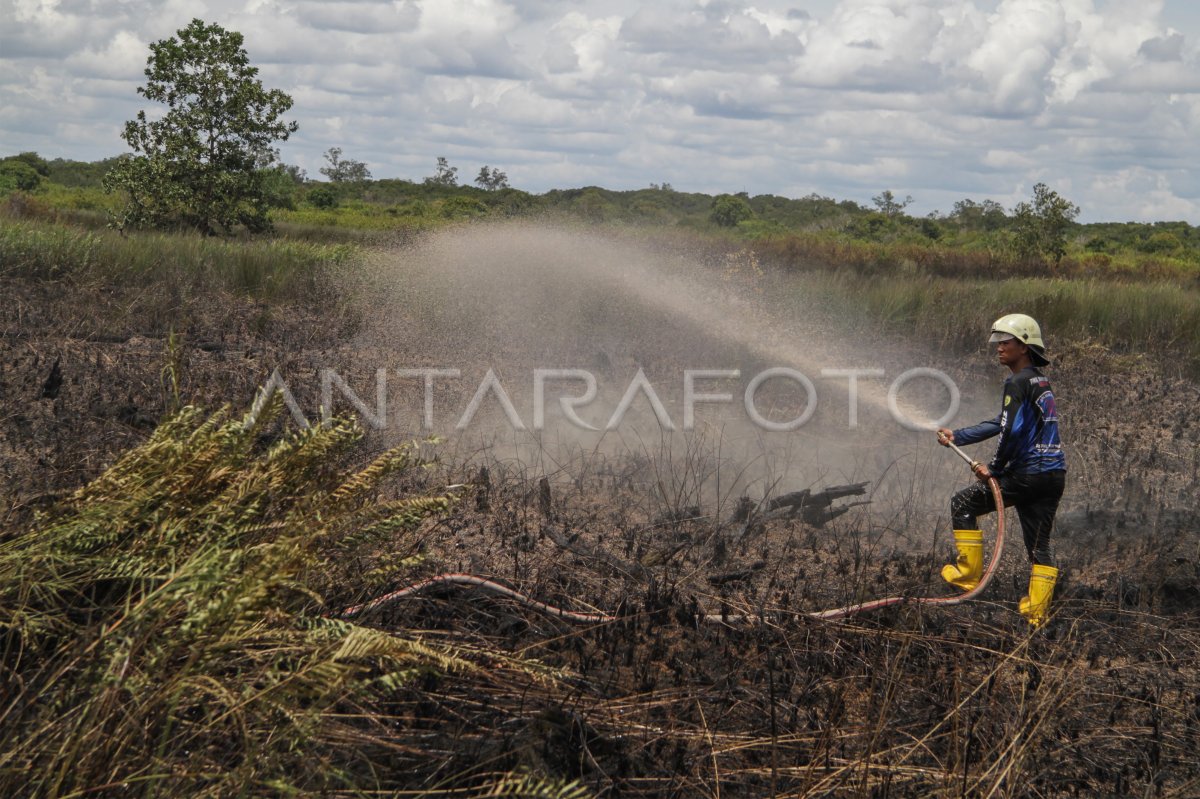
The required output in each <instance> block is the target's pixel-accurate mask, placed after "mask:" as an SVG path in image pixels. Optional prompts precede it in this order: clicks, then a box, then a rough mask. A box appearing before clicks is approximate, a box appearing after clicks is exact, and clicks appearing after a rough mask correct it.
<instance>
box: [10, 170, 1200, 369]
mask: <svg viewBox="0 0 1200 799" xmlns="http://www.w3.org/2000/svg"><path fill="white" fill-rule="evenodd" d="M326 161H327V162H328V165H327V166H326V167H325V168H323V169H322V172H324V173H326V176H327V177H330V178H332V179H331V180H330V181H329V182H314V181H310V180H308V179H307V177H306V176H305V175H304V173H303V171H302V170H300V169H298V168H296V167H292V166H287V165H276V166H274V167H271V168H269V169H261V170H259V172H258V174H259V175H260V177H262V178H263V181H262V183H261V184H260V185H262V186H264V187H267V188H269V189H270V191H269V192H268V194H269V204H270V205H271V207H272V209H271V218H272V220H273V221H274V223H275V227H276V232H275V235H274V237H272V238H269V239H264V240H261V241H257V242H253V241H243V240H241V239H238V238H228V237H227V238H226V239H224V240H212V241H209V242H207V243H205V242H203V240H202V239H200V238H199V237H192V236H184V237H182V238H180V239H177V240H176V239H173V238H170V237H163V236H162V235H161V234H136V235H130V236H129V237H128V238H121V237H117V236H114V235H111V234H108V233H103V232H91V233H89V232H85V231H83V230H80V229H79V228H95V227H98V226H100V225H102V224H103V220H104V215H105V214H106V213H111V212H112V211H113V210H114V208H115V206H114V198H113V197H111V196H106V195H105V194H104V193H103V192H102V191H101V190H100V189H99V188H98V185H99V182H100V180H101V179H102V175H103V172H104V169H105V168H106V167H111V166H113V165H114V164H116V165H120V164H122V163H124V161H122V160H119V159H113V160H109V161H104V162H98V163H95V164H88V163H82V162H72V161H64V160H62V159H56V160H51V161H46V160H45V159H43V158H42V157H41V156H39V155H38V154H36V153H21V154H19V155H17V156H11V157H9V158H7V159H4V161H3V162H0V166H4V167H7V169H8V172H0V174H8V175H10V176H22V175H23V176H26V177H28V175H29V174H30V173H32V174H33V175H36V176H37V182H36V186H35V187H34V188H31V189H26V190H21V189H18V188H16V187H15V185H10V184H12V183H13V181H12V180H10V181H9V184H0V185H3V186H5V188H3V189H0V198H3V197H4V196H5V195H6V196H7V198H6V199H0V203H2V206H0V209H2V210H3V211H4V212H5V213H3V214H0V216H7V217H10V218H15V219H16V220H18V221H6V222H3V228H2V230H0V247H2V248H3V249H2V250H0V257H2V258H3V260H2V261H0V270H2V271H3V273H5V274H9V275H20V274H25V275H28V276H34V275H40V276H55V275H61V274H65V273H68V272H74V273H78V274H81V275H83V274H92V275H95V276H97V277H100V276H103V275H106V274H107V275H111V274H115V273H117V272H122V273H126V274H137V273H146V272H151V271H156V270H157V271H158V272H159V273H161V274H165V273H167V272H171V271H175V270H182V272H183V273H185V274H199V273H201V272H207V271H211V272H213V273H214V274H215V275H216V276H217V278H218V284H219V285H221V286H224V287H226V288H229V289H232V290H237V291H243V292H248V293H251V294H255V295H258V296H267V295H273V296H275V295H288V296H299V295H300V294H301V293H303V291H305V290H307V288H306V287H311V286H313V285H314V283H313V280H314V279H315V278H314V275H317V274H318V273H322V272H323V271H324V270H328V269H330V268H343V267H342V266H341V265H342V264H345V263H346V261H347V259H348V258H350V256H351V255H352V254H353V252H354V251H355V250H356V248H359V247H370V246H376V245H385V244H388V243H391V242H394V241H404V240H407V239H409V238H411V237H412V236H413V235H419V234H420V232H421V231H425V230H429V229H433V228H437V227H440V226H443V225H448V224H456V223H463V222H469V221H473V220H495V219H512V218H518V219H520V218H526V219H540V220H546V221H549V222H552V223H555V224H568V225H574V224H583V225H588V226H597V225H602V226H606V227H609V228H611V229H613V230H614V232H617V231H620V232H622V235H638V236H648V237H650V238H652V239H660V240H663V241H674V242H675V243H680V242H681V240H695V239H700V240H701V244H700V246H702V247H704V248H708V249H714V248H715V249H716V250H717V251H730V252H735V251H740V250H746V249H748V250H751V251H753V252H754V254H755V256H756V258H758V260H759V261H760V262H761V263H762V264H763V265H764V266H767V267H775V268H778V269H782V270H785V271H789V272H793V273H798V274H799V273H805V274H807V273H819V274H823V275H827V276H829V275H832V276H833V277H832V278H829V279H827V278H822V279H821V280H822V281H823V283H822V285H823V286H824V287H825V289H828V290H830V291H832V290H834V289H837V287H840V289H838V290H840V291H841V292H842V293H843V294H844V296H846V297H852V298H854V300H855V301H856V302H861V303H863V304H865V307H866V308H867V309H868V310H869V311H870V312H871V313H872V314H874V315H875V317H876V319H877V320H878V321H879V322H880V323H881V324H883V325H885V326H887V327H889V328H890V329H894V330H900V331H912V332H921V333H922V334H924V333H928V332H931V331H934V330H938V331H943V332H944V330H943V327H942V326H941V325H942V322H941V321H940V320H941V318H943V317H944V315H945V313H946V311H945V310H944V309H945V308H953V309H954V313H955V316H956V318H958V319H963V318H964V314H968V315H969V314H973V313H976V311H978V313H980V314H983V315H984V316H987V315H989V314H992V313H993V311H994V309H995V308H997V307H1001V306H1003V307H1011V308H1017V307H1019V308H1021V309H1024V310H1030V312H1032V313H1035V314H1037V315H1039V318H1044V320H1045V321H1046V323H1047V324H1049V325H1052V329H1054V330H1055V331H1056V335H1061V336H1064V337H1067V336H1069V337H1071V338H1072V339H1082V340H1086V341H1089V342H1092V343H1096V344H1099V345H1101V346H1103V347H1107V348H1110V349H1112V350H1114V351H1120V352H1147V353H1152V354H1155V355H1156V356H1161V357H1163V358H1166V359H1170V360H1171V361H1172V363H1173V364H1176V365H1178V364H1182V365H1183V368H1184V369H1186V370H1187V371H1189V372H1197V371H1200V347H1198V346H1197V344H1196V334H1195V333H1194V331H1195V330H1196V329H1197V327H1198V326H1197V325H1196V324H1195V322H1196V316H1195V311H1194V308H1195V307H1196V302H1197V299H1198V297H1197V293H1198V292H1200V230H1198V229H1197V228H1195V227H1193V226H1191V225H1189V224H1187V223H1186V222H1158V223H1152V224H1151V223H1099V224H1087V225H1084V224H1079V223H1077V222H1074V221H1073V219H1074V216H1075V215H1076V214H1077V212H1078V208H1077V207H1076V206H1075V205H1074V204H1073V203H1070V202H1069V201H1068V200H1066V199H1065V198H1063V197H1061V196H1059V195H1058V194H1057V193H1056V192H1054V191H1053V190H1052V189H1050V188H1049V187H1047V186H1045V185H1043V184H1038V186H1036V187H1035V189H1034V193H1033V197H1032V198H1031V200H1030V201H1029V202H1025V203H1021V204H1019V205H1018V206H1017V207H1016V208H1014V209H1013V210H1012V212H1011V213H1009V212H1007V211H1006V210H1005V209H1004V208H1003V206H1001V205H1000V204H999V203H997V202H995V201H993V200H987V199H985V200H982V201H975V200H971V199H963V200H961V201H959V202H957V203H955V204H954V207H953V209H952V210H951V212H950V213H949V214H946V215H937V214H935V215H931V216H928V217H912V216H909V215H907V214H906V213H905V209H906V208H907V206H908V204H909V202H910V198H908V197H904V198H897V197H896V196H895V195H894V194H893V193H892V192H891V191H890V190H889V191H884V192H881V193H880V194H879V195H878V196H876V197H875V198H874V208H873V209H869V208H866V207H863V206H860V205H858V204H857V203H854V202H850V201H837V200H834V199H832V198H828V197H822V196H819V195H810V196H808V197H802V198H799V199H789V198H785V197H778V196H773V195H759V196H749V195H745V194H723V195H718V196H717V197H712V196H710V195H706V194H699V193H689V192H680V191H675V190H674V189H672V188H671V187H670V186H669V185H666V184H663V185H655V186H652V187H649V188H645V189H638V190H634V191H610V190H607V189H603V188H600V187H596V186H589V187H583V188H578V189H562V190H553V191H549V192H546V193H545V194H541V195H534V194H530V193H528V192H524V191H521V190H519V189H514V188H510V187H507V186H506V185H505V184H507V175H506V174H505V173H504V172H503V171H501V170H499V169H496V168H494V167H490V166H488V167H484V168H483V169H481V170H480V176H479V177H478V178H476V180H475V183H477V184H478V185H460V184H459V182H458V168H457V167H456V166H453V165H451V164H450V163H449V161H448V160H447V159H446V158H444V157H443V158H438V159H437V163H436V166H435V169H434V174H432V175H431V176H429V177H427V178H425V179H423V180H419V181H411V180H403V179H398V178H385V179H379V180H373V179H370V172H369V170H368V169H367V167H366V165H365V164H364V163H363V162H361V161H356V160H354V159H352V158H347V157H345V156H344V154H343V152H342V150H341V149H340V148H336V147H335V148H330V150H329V151H328V152H327V154H326ZM64 222H65V223H69V226H67V227H63V226H62V225H61V224H58V225H56V224H54V223H64ZM694 243H695V242H694V241H693V242H692V243H689V244H687V245H686V246H688V247H691V246H692V245H693V244H694ZM105 264H108V265H109V266H104V265H105ZM116 264H120V267H119V268H118V267H116V266H114V265H116ZM326 273H327V272H326ZM981 300H982V301H981ZM831 301H832V300H831ZM947 303H949V304H947ZM939 308H940V309H939ZM960 328H961V329H963V330H965V329H966V327H965V326H960ZM941 338H946V337H945V336H942V337H941ZM949 338H950V339H954V340H955V341H952V342H948V343H957V344H961V345H962V346H974V343H973V339H972V340H971V342H968V341H967V339H966V338H962V339H961V340H958V339H957V337H955V336H950V337H949ZM1060 340H1061V339H1060Z"/></svg>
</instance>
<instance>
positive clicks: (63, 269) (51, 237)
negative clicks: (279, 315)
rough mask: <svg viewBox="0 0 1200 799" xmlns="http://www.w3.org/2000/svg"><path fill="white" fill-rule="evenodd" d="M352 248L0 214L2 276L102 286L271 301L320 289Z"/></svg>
mask: <svg viewBox="0 0 1200 799" xmlns="http://www.w3.org/2000/svg"><path fill="white" fill-rule="evenodd" d="M358 252H359V250H358V248H357V247H354V246H353V245H349V244H313V243H307V242H303V241H290V240H275V239H256V240H237V239H232V240H230V239H217V238H212V237H204V236H200V235H197V234H190V233H131V234H128V235H121V234H119V233H117V232H115V231H110V230H83V229H80V228H76V227H72V226H67V225H59V224H54V223H49V222H42V221H35V220H12V219H5V218H4V217H0V279H13V278H24V279H34V280H55V279H64V280H65V279H69V280H73V281H77V282H90V281H97V282H103V283H104V284H105V285H108V286H114V285H145V284H153V283H167V282H169V283H176V284H178V283H189V284H192V285H198V286H205V287H211V286H216V287H219V288H222V289H225V290H228V291H232V292H235V293H239V294H247V295H251V296H254V297H258V298H264V299H271V298H277V297H292V296H299V295H303V294H305V293H307V292H310V291H313V290H316V289H319V288H320V287H321V286H323V285H324V284H325V282H326V280H327V279H328V278H329V277H330V276H331V273H334V272H336V271H337V270H338V269H340V268H342V267H343V266H344V265H345V264H347V263H348V262H349V261H350V260H351V259H352V258H353V257H354V256H355V255H356V254H357V253H358Z"/></svg>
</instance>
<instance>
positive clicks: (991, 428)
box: [954, 414, 1003, 446]
mask: <svg viewBox="0 0 1200 799" xmlns="http://www.w3.org/2000/svg"><path fill="white" fill-rule="evenodd" d="M1002 416H1003V414H1001V416H997V417H996V418H995V419H988V420H987V421H985V422H980V423H979V424H975V425H971V426H970V427H961V428H959V429H958V430H955V431H954V443H955V444H958V445H959V446H966V445H967V444H974V443H976V442H979V441H983V440H984V439H988V438H991V437H992V436H996V435H999V434H1000V420H1001V418H1002Z"/></svg>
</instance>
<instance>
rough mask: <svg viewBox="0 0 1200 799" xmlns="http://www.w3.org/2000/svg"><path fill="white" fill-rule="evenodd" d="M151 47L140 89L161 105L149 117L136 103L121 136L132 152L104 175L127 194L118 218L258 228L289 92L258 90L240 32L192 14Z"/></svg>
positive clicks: (263, 223)
mask: <svg viewBox="0 0 1200 799" xmlns="http://www.w3.org/2000/svg"><path fill="white" fill-rule="evenodd" d="M150 52H151V55H150V58H149V59H148V62H147V67H146V85H145V86H143V87H141V88H139V89H138V93H139V94H142V95H144V96H145V97H146V99H147V100H151V101H154V102H160V103H163V104H165V105H166V106H167V111H166V113H165V114H164V115H163V116H162V118H161V119H154V120H151V119H148V118H147V117H146V112H145V111H139V112H138V115H137V119H135V120H132V121H130V122H128V123H126V125H125V130H124V132H123V133H122V134H121V136H122V138H124V139H125V141H126V142H128V143H129V146H130V147H131V148H133V151H134V153H135V155H133V156H131V157H128V158H123V159H121V160H119V161H118V162H117V164H116V165H115V166H114V167H113V169H112V170H111V171H110V172H109V173H108V175H107V176H106V177H105V187H106V188H108V189H109V190H112V191H119V192H121V193H122V194H123V195H124V197H125V201H126V202H125V208H124V211H123V213H122V214H121V216H120V219H119V226H120V227H122V228H125V227H156V228H171V227H182V228H188V229H193V230H199V231H201V232H203V233H207V234H214V233H218V232H225V233H228V232H231V231H232V230H234V228H235V227H243V228H245V229H247V230H250V231H255V232H257V231H263V230H266V229H267V228H268V227H269V226H270V220H269V217H268V215H267V211H268V206H269V203H268V195H267V192H266V190H265V188H264V185H263V182H264V175H263V173H264V172H265V171H267V168H268V167H270V166H271V164H272V163H273V162H274V160H275V153H274V151H273V150H272V149H271V145H272V144H274V143H275V142H277V141H285V140H286V139H287V138H288V135H289V134H291V133H294V132H295V131H296V123H295V122H284V121H283V120H282V119H281V117H282V116H283V114H284V113H286V112H287V110H288V109H289V108H291V106H292V98H291V97H289V96H288V95H286V94H284V93H283V92H281V91H279V90H277V89H273V90H270V91H268V90H266V89H264V88H263V85H262V82H261V81H259V80H258V78H257V77H255V76H256V75H257V74H258V69H257V68H256V67H252V66H250V60H249V57H248V56H247V54H246V51H245V50H244V49H243V48H242V35H241V34H240V33H237V32H236V31H226V30H225V29H224V28H222V27H221V26H220V25H207V24H205V23H204V22H202V21H201V20H198V19H195V20H192V23H191V24H190V25H188V27H186V28H184V29H182V30H180V31H179V32H178V34H177V38H176V37H171V38H168V39H163V40H162V41H159V42H155V43H154V44H152V45H150Z"/></svg>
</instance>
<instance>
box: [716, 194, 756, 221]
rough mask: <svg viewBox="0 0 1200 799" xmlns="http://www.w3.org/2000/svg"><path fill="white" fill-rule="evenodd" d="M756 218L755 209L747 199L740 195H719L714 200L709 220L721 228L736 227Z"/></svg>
mask: <svg viewBox="0 0 1200 799" xmlns="http://www.w3.org/2000/svg"><path fill="white" fill-rule="evenodd" d="M752 216H754V209H752V208H751V207H750V203H748V202H746V198H745V197H743V196H741V195H738V194H718V195H717V196H716V197H714V198H713V201H712V208H711V210H710V211H709V214H708V218H709V220H710V221H712V222H713V223H714V224H716V225H719V226H720V227H735V226H736V225H737V223H738V222H743V221H745V220H747V219H749V218H750V217H752Z"/></svg>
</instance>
